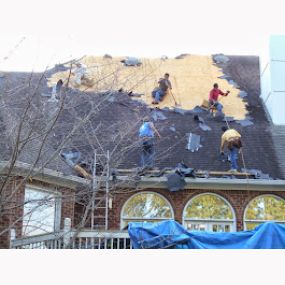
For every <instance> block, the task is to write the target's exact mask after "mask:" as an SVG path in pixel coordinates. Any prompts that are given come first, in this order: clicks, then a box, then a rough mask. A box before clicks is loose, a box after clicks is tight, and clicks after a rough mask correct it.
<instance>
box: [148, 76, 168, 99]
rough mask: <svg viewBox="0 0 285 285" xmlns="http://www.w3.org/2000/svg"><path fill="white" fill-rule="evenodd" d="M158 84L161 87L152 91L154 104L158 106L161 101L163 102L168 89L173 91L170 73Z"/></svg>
mask: <svg viewBox="0 0 285 285" xmlns="http://www.w3.org/2000/svg"><path fill="white" fill-rule="evenodd" d="M158 84H159V86H158V87H157V88H155V89H154V90H153V91H152V97H153V98H154V100H153V101H152V104H158V103H159V101H162V98H163V97H164V96H165V95H166V93H167V91H168V89H170V90H171V89H172V85H171V82H170V80H169V73H165V74H164V77H163V78H160V79H159V80H158Z"/></svg>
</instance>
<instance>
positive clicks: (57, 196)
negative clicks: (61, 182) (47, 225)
mask: <svg viewBox="0 0 285 285" xmlns="http://www.w3.org/2000/svg"><path fill="white" fill-rule="evenodd" d="M26 189H28V190H33V191H38V192H44V193H49V194H52V195H54V196H55V213H54V229H53V231H54V232H59V231H60V224H61V205H62V193H61V192H59V191H57V190H56V189H54V188H52V187H40V186H38V185H33V184H26V186H25V193H26ZM23 214H24V213H23Z"/></svg>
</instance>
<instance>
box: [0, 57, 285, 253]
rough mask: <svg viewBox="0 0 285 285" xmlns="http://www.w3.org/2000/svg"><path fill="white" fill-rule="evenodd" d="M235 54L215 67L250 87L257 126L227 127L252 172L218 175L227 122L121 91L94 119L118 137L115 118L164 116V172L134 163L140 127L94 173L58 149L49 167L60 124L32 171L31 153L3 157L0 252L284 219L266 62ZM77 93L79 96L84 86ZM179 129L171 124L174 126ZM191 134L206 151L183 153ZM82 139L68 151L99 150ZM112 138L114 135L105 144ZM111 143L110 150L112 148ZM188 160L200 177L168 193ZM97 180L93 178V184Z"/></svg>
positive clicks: (109, 243)
mask: <svg viewBox="0 0 285 285" xmlns="http://www.w3.org/2000/svg"><path fill="white" fill-rule="evenodd" d="M228 59H229V61H228V62H226V63H215V64H216V65H217V66H219V67H220V68H221V69H222V70H223V72H224V74H226V75H227V76H228V79H227V80H233V81H234V82H235V83H236V84H237V85H238V86H239V87H238V88H239V89H240V90H242V91H244V92H246V93H247V96H246V97H245V98H243V100H244V102H245V104H246V108H247V112H248V116H250V119H249V121H250V122H252V123H253V124H251V123H250V124H249V125H247V126H245V125H243V124H242V123H241V122H239V121H232V122H230V126H231V127H233V128H235V129H237V130H238V131H239V132H240V133H241V134H242V138H243V142H244V145H245V147H244V158H245V159H244V161H241V159H240V160H239V166H240V169H241V168H246V169H245V170H244V171H245V172H246V173H248V174H247V175H240V176H239V175H234V176H233V175H226V174H224V175H214V174H213V175H211V173H213V172H214V171H217V170H220V171H226V170H228V168H229V164H228V163H227V162H223V161H221V160H219V159H218V155H217V153H218V146H219V143H220V136H221V127H222V126H224V125H225V122H224V121H218V120H217V121H216V120H213V118H212V117H209V116H207V113H203V112H202V113H199V116H201V117H203V119H204V121H205V123H206V124H207V125H208V126H209V127H210V128H211V131H207V132H206V131H203V130H202V129H201V128H199V125H198V124H197V122H196V121H195V120H194V119H193V116H194V114H195V113H193V112H183V110H182V111H181V110H179V109H178V108H177V109H174V110H166V109H165V110H160V111H157V110H152V111H151V112H150V110H149V107H148V106H146V105H145V104H142V103H139V102H136V101H134V100H133V99H132V98H129V97H126V96H125V94H122V93H118V94H116V96H117V97H116V100H115V101H114V100H109V101H108V102H109V103H108V104H106V106H105V107H104V109H103V110H102V111H101V112H100V113H99V114H98V115H97V116H94V117H92V118H91V119H90V121H92V122H93V123H94V124H96V125H97V124H98V125H99V122H100V123H102V124H103V128H104V129H105V130H106V129H108V132H109V134H110V133H112V134H114V135H116V131H118V132H119V130H118V129H116V128H117V127H116V126H115V127H113V126H114V124H113V123H114V122H116V121H118V117H119V121H120V122H125V123H126V124H127V123H130V122H134V121H136V120H137V118H138V117H140V118H141V117H142V116H144V115H145V114H150V115H153V114H154V112H162V113H163V114H164V116H165V117H166V119H163V120H160V119H158V118H157V117H156V119H155V124H156V127H157V128H158V129H159V131H160V132H161V134H162V136H163V137H164V138H165V139H163V140H161V141H159V142H158V143H157V146H156V158H157V163H156V166H157V169H156V170H155V171H153V172H151V171H150V172H147V173H145V174H144V175H139V174H138V173H137V171H136V169H135V167H136V166H137V161H138V153H139V149H138V148H132V149H131V150H128V151H127V152H126V146H127V145H128V144H131V143H132V142H133V141H135V140H136V136H137V134H136V132H137V127H136V126H135V127H134V129H133V130H132V132H130V134H129V135H128V137H127V138H124V140H123V143H122V145H121V148H119V151H118V152H119V153H121V156H120V159H119V162H117V161H118V159H116V163H115V162H114V160H112V158H111V159H110V156H107V162H108V163H106V155H105V153H106V152H104V155H103V158H102V160H101V162H102V161H103V162H102V165H103V167H102V169H101V170H100V169H99V168H98V169H97V164H96V163H95V165H96V168H95V170H94V169H92V167H90V165H91V166H92V163H91V164H88V161H87V160H85V161H84V163H82V164H80V169H81V170H82V169H83V171H86V172H85V173H84V172H82V171H81V173H80V174H79V173H78V169H77V171H76V167H74V165H71V164H67V163H66V162H65V161H64V159H63V157H62V156H60V155H59V153H57V155H55V156H54V159H52V160H50V162H49V163H48V164H45V163H44V162H45V161H46V160H47V158H49V157H50V156H51V151H52V150H53V149H52V148H53V147H54V146H55V145H56V140H57V138H59V137H60V136H67V135H68V132H69V130H68V127H66V128H65V129H64V131H63V128H60V129H59V128H58V129H55V131H54V135H53V136H52V137H50V138H49V144H48V145H45V146H44V149H45V151H44V152H43V155H42V156H41V157H40V158H39V160H37V164H36V165H33V167H31V165H32V163H33V161H34V159H35V158H34V157H33V154H32V151H31V149H27V150H26V153H24V154H21V155H22V156H20V157H19V159H17V162H16V163H15V165H14V167H13V168H12V169H9V163H8V162H7V161H8V157H7V156H6V157H5V156H4V155H3V157H2V158H1V161H2V162H1V167H0V171H1V177H2V182H3V183H4V182H5V186H4V187H3V191H2V193H1V195H2V196H1V197H2V201H3V202H2V205H4V206H2V213H1V219H0V233H1V239H0V248H9V247H14V248H62V247H65V246H67V247H72V248H130V247H131V243H130V240H129V237H128V234H127V231H126V228H127V224H128V223H129V222H131V221H161V220H165V219H174V220H176V221H177V222H179V223H181V224H183V225H184V226H185V227H186V228H188V229H189V230H201V231H203V230H209V231H226V232H230V231H241V230H246V229H252V228H254V227H255V226H256V225H258V224H260V223H262V222H264V221H266V220H272V221H277V222H279V223H285V181H284V178H285V175H284V169H283V168H282V156H281V155H280V153H277V151H276V142H278V139H280V137H282V135H283V133H282V131H281V132H280V133H276V131H275V129H274V125H273V124H272V122H271V121H270V117H268V115H267V113H266V109H265V107H264V106H263V103H262V101H261V99H260V98H259V95H260V88H259V85H260V82H259V74H260V70H259V58H258V57H252V56H229V57H228ZM50 72H55V71H54V70H53V71H50ZM2 87H3V86H2ZM45 87H46V82H43V83H42V85H41V88H42V89H44V88H45ZM72 92H73V93H74V94H75V95H78V94H79V95H80V92H79V91H76V92H77V93H76V92H75V91H72ZM73 93H72V94H73ZM74 94H73V95H74ZM81 95H82V94H81ZM82 100H85V101H83V103H84V104H83V103H82V102H81V103H82V104H81V105H80V106H79V108H81V109H78V113H80V114H81V113H82V114H85V110H86V108H88V104H90V102H91V101H92V100H94V98H92V94H87V95H86V97H85V98H84V99H82ZM134 110H135V111H134ZM6 112H7V111H6ZM70 112H72V111H70V109H64V110H63V113H62V114H61V116H60V118H59V123H62V125H63V124H65V123H68V120H69V118H70V117H69V115H70ZM1 115H2V116H1V119H2V121H3V122H4V124H3V125H4V126H6V127H7V126H9V122H8V121H5V120H6V119H5V116H3V113H2V114H1ZM156 115H157V114H156ZM248 118H249V117H248ZM122 124H123V123H122ZM173 126H175V128H174V130H173V128H172V130H170V127H173ZM59 130H60V131H61V132H60V131H59ZM189 132H193V133H195V134H198V135H200V137H201V145H202V147H200V148H199V150H198V151H194V152H191V151H189V150H188V149H186V145H187V135H186V134H187V133H189ZM74 137H75V136H74ZM80 137H81V134H79V135H78V137H75V139H74V140H72V143H70V144H69V149H68V147H65V148H66V149H68V151H69V150H70V149H71V148H73V149H74V148H75V149H76V151H77V152H79V153H80V154H81V157H83V156H84V154H88V153H93V152H92V149H88V142H86V141H85V142H84V143H83V142H82V138H81V139H80ZM102 137H104V132H103V131H102ZM109 141H111V140H110V138H109V137H107V138H106V142H109ZM109 143H110V145H108V146H106V148H105V149H104V150H106V149H112V143H111V142H109ZM34 145H37V143H35V144H34ZM73 153H74V152H73ZM122 154H123V155H122ZM7 155H8V149H7ZM100 155H102V154H100ZM97 156H98V157H99V154H97ZM99 159H100V157H99V158H98V160H99ZM181 161H184V162H186V163H187V165H189V166H190V167H191V168H193V169H195V170H197V172H196V173H197V175H196V176H195V177H186V178H184V179H183V180H184V182H185V183H184V186H183V187H181V189H180V190H178V191H171V190H170V189H169V187H168V186H167V185H168V184H167V182H168V175H167V174H171V173H174V170H175V167H176V165H177V164H178V163H179V162H181ZM106 165H108V166H107V168H106V167H105V166H106ZM111 169H112V170H111ZM200 169H202V170H203V171H202V170H200ZM162 170H164V171H162ZM204 170H206V171H204ZM249 170H251V171H249ZM94 171H95V175H94ZM97 171H98V172H97ZM86 173H87V175H86ZM99 173H100V174H99ZM199 173H200V174H199ZM96 174H97V175H96ZM88 175H89V176H88ZM7 177H8V179H7ZM90 177H93V178H94V177H96V179H91V180H90V179H88V178H90ZM98 185H99V186H98ZM92 189H93V190H94V189H96V191H95V190H94V191H92ZM43 201H44V202H43ZM32 207H33V211H31V209H32ZM73 236H74V238H73Z"/></svg>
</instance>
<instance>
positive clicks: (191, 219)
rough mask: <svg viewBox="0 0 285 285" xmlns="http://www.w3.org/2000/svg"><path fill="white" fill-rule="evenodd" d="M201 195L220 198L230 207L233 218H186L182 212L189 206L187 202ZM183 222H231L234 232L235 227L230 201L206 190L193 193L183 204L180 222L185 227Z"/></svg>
mask: <svg viewBox="0 0 285 285" xmlns="http://www.w3.org/2000/svg"><path fill="white" fill-rule="evenodd" d="M203 195H214V196H217V197H218V198H220V199H222V200H223V201H224V202H225V203H226V204H227V205H228V206H229V207H230V209H231V211H232V214H233V218H232V219H198V218H186V217H185V215H184V213H185V211H186V209H187V207H188V206H189V204H190V203H191V201H192V200H193V199H196V198H197V197H199V196H203ZM185 222H193V223H195V222H196V223H197V222H209V223H213V222H217V223H232V230H233V232H235V231H236V230H237V229H236V214H235V211H234V208H233V207H232V205H231V203H230V202H229V201H228V200H227V199H225V198H224V197H223V196H220V195H218V194H216V193H211V192H206V193H201V194H198V195H195V196H194V197H192V198H191V199H190V200H189V201H188V202H187V203H186V205H185V206H184V208H183V211H182V224H183V226H184V227H185Z"/></svg>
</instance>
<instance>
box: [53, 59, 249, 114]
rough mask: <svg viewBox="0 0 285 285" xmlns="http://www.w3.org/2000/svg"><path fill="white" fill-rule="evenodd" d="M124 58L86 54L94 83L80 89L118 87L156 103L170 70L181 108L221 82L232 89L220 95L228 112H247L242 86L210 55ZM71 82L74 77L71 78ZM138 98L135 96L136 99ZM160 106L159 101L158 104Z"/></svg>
mask: <svg viewBox="0 0 285 285" xmlns="http://www.w3.org/2000/svg"><path fill="white" fill-rule="evenodd" d="M122 59H123V58H113V59H104V58H103V57H91V56H89V57H85V58H84V59H83V60H82V63H84V64H86V65H87V68H88V73H89V74H90V77H92V78H93V79H94V85H93V86H92V87H89V88H86V86H84V85H82V86H80V87H78V88H79V89H80V90H82V91H83V90H86V91H102V90H110V89H113V90H118V89H120V88H123V89H124V90H127V91H133V92H134V93H139V94H143V95H142V96H141V100H143V101H144V102H145V103H146V104H148V105H149V106H153V105H152V104H151V102H152V100H153V99H152V96H151V92H152V90H153V89H154V88H155V87H156V86H157V81H158V80H159V78H161V77H163V74H164V73H166V72H168V73H169V74H170V81H171V82H172V86H173V90H172V93H173V94H174V96H175V99H176V101H177V103H178V104H179V105H180V108H183V109H186V110H191V109H193V108H194V107H195V106H197V105H198V106H199V105H201V103H202V102H203V100H204V99H206V100H207V99H208V96H209V91H210V90H211V89H212V86H213V84H214V83H218V84H219V87H220V89H222V90H223V91H226V90H229V91H230V92H231V93H230V95H229V96H228V97H222V96H220V99H219V100H220V101H221V103H222V104H223V105H224V112H225V114H226V115H227V116H233V117H235V119H244V118H245V115H246V108H245V103H244V102H243V101H242V99H241V98H239V97H238V96H237V95H238V93H239V91H240V90H239V89H237V88H235V87H234V86H232V85H230V84H229V83H228V81H227V80H226V79H221V78H219V77H221V76H223V75H224V74H223V72H222V71H221V70H220V68H219V67H218V66H216V65H215V64H214V62H213V60H212V57H211V56H201V55H188V56H185V57H184V58H182V59H167V60H161V59H142V65H141V66H135V67H133V66H131V67H126V66H124V65H123V64H122V63H121V62H120V60H122ZM68 74H69V72H68V71H65V72H59V73H56V74H54V75H53V76H52V78H50V84H54V83H55V82H56V81H57V80H58V79H60V78H61V79H67V77H68ZM71 83H72V78H71ZM134 100H136V99H134ZM155 106H157V105H155ZM174 106H175V103H174V100H173V98H172V96H171V95H170V94H167V95H166V96H165V98H164V100H163V101H162V102H161V103H160V104H159V105H158V107H159V108H164V107H169V108H172V107H174Z"/></svg>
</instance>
